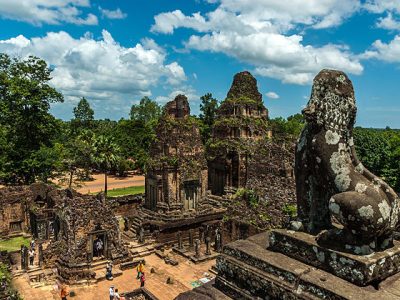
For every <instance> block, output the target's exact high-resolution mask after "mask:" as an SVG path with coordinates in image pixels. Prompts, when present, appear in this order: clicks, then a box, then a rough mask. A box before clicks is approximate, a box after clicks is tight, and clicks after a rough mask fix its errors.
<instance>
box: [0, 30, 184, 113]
mask: <svg viewBox="0 0 400 300" xmlns="http://www.w3.org/2000/svg"><path fill="white" fill-rule="evenodd" d="M0 52H6V53H8V54H10V55H16V56H19V57H22V58H23V57H26V56H28V55H36V56H38V57H40V58H43V59H44V60H46V61H47V62H48V64H50V65H51V66H52V67H53V68H54V71H53V73H52V77H53V79H52V80H51V83H52V84H53V85H54V86H55V87H56V88H57V89H59V90H60V91H61V92H62V93H63V94H64V95H65V96H66V99H67V100H70V101H76V99H78V98H79V97H83V96H84V97H86V98H88V99H89V100H107V103H119V106H118V107H119V108H120V107H121V105H120V104H121V103H122V102H123V101H125V102H126V101H127V100H132V98H138V97H141V96H144V95H148V96H149V95H151V88H152V87H153V86H155V85H157V84H158V83H159V82H160V80H161V79H164V80H167V81H168V82H169V83H170V84H179V83H181V82H183V81H185V80H186V75H185V72H184V70H183V68H182V67H181V66H180V65H179V64H178V63H177V62H169V63H167V58H166V53H165V51H163V50H162V49H161V48H160V47H159V46H158V45H157V44H156V43H155V42H154V41H152V40H150V39H145V40H143V43H138V44H136V45H134V46H132V47H124V46H121V45H120V44H119V43H117V42H116V41H115V40H114V39H113V37H112V36H111V34H110V33H109V32H108V31H106V30H103V32H102V38H101V39H100V40H98V39H94V38H93V37H92V35H91V34H86V35H85V36H83V37H81V38H78V39H75V38H73V37H71V36H70V35H69V34H68V33H66V32H63V31H60V32H49V33H47V34H46V36H44V37H35V38H31V39H27V38H26V37H24V36H22V35H19V36H17V37H15V38H11V39H8V40H0ZM121 101H122V102H121ZM102 102H104V101H102ZM104 105H106V104H105V102H104ZM108 107H109V106H108ZM100 109H103V110H104V109H107V107H100Z"/></svg>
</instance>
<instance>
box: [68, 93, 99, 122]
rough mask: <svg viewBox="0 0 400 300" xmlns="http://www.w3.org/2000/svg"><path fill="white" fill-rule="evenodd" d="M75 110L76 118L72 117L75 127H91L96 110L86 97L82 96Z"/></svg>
mask: <svg viewBox="0 0 400 300" xmlns="http://www.w3.org/2000/svg"><path fill="white" fill-rule="evenodd" d="M73 112H74V116H75V118H74V119H72V121H71V124H72V126H73V128H74V129H78V128H85V129H89V128H90V127H91V125H92V123H93V120H94V111H93V109H92V108H91V107H90V104H89V102H88V101H87V100H86V98H85V97H82V99H81V100H80V101H79V103H78V105H77V106H75V107H74V109H73Z"/></svg>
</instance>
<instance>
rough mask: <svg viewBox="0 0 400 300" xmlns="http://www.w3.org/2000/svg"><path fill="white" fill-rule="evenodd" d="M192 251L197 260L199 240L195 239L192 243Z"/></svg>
mask: <svg viewBox="0 0 400 300" xmlns="http://www.w3.org/2000/svg"><path fill="white" fill-rule="evenodd" d="M194 251H195V254H194V256H195V257H196V258H199V257H200V240H199V239H196V240H195V241H194Z"/></svg>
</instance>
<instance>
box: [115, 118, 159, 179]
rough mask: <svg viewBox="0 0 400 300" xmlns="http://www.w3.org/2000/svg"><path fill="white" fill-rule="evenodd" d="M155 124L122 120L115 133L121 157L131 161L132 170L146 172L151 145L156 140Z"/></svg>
mask: <svg viewBox="0 0 400 300" xmlns="http://www.w3.org/2000/svg"><path fill="white" fill-rule="evenodd" d="M154 126H155V124H154V122H148V123H147V124H145V123H143V122H142V121H134V120H124V119H121V120H120V121H119V122H118V125H117V127H116V129H115V131H114V136H113V137H114V139H115V142H116V143H117V144H118V146H119V148H120V149H121V155H122V156H123V157H124V158H125V159H128V160H129V161H131V162H132V163H131V165H133V166H132V168H135V169H139V170H141V171H144V166H145V165H146V162H147V160H148V158H149V150H150V146H151V143H152V142H153V140H154V138H155V132H154V130H155V129H154Z"/></svg>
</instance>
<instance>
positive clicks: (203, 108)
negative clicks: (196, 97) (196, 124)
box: [199, 93, 218, 143]
mask: <svg viewBox="0 0 400 300" xmlns="http://www.w3.org/2000/svg"><path fill="white" fill-rule="evenodd" d="M200 100H201V104H200V112H201V113H200V115H199V119H200V121H201V123H200V124H201V126H200V133H201V137H202V140H203V142H204V143H206V142H207V141H208V139H209V138H210V136H211V128H212V126H213V125H214V122H215V118H216V114H217V109H218V101H217V99H215V98H213V96H212V94H211V93H207V94H205V95H204V96H201V97H200Z"/></svg>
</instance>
